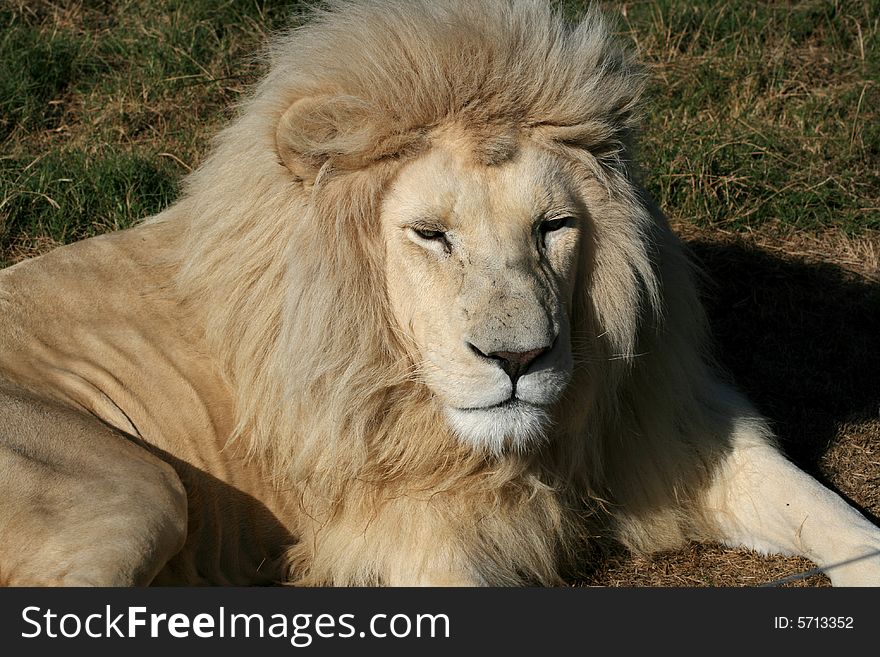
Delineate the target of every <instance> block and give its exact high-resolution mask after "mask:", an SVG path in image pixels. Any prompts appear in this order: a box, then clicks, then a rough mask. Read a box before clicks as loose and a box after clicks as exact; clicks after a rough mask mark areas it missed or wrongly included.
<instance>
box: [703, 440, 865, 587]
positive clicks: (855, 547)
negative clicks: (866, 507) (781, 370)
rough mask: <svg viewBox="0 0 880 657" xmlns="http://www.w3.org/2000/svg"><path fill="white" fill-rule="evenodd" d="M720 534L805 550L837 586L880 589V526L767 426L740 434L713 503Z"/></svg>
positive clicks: (771, 549)
mask: <svg viewBox="0 0 880 657" xmlns="http://www.w3.org/2000/svg"><path fill="white" fill-rule="evenodd" d="M706 511H707V512H708V515H709V519H710V521H711V522H713V524H714V525H715V526H716V528H717V532H718V533H717V535H716V536H713V537H712V538H714V539H717V540H720V541H721V542H723V543H725V544H727V545H730V546H745V547H749V548H752V549H755V550H758V551H759V552H763V553H768V554H769V553H778V554H786V555H799V556H803V557H806V558H807V559H810V560H811V561H813V562H814V563H816V564H817V565H818V566H819V567H820V568H822V569H823V570H824V571H825V572H826V574H827V575H828V577H829V578H830V579H831V582H832V583H833V584H834V585H835V586H880V529H878V528H877V527H876V526H874V525H873V524H872V523H871V522H870V521H868V520H867V519H866V518H865V517H864V516H862V515H861V514H860V513H859V512H857V511H856V510H855V509H854V508H852V507H851V506H850V505H849V504H847V503H846V502H845V501H844V500H843V499H842V498H840V497H839V496H838V495H836V494H834V493H833V492H832V491H830V490H829V489H827V488H826V487H824V486H823V485H821V484H820V483H819V482H818V481H816V480H815V479H814V478H813V477H811V476H809V475H808V474H807V473H805V472H804V471H802V470H801V469H799V468H798V467H796V466H795V465H794V464H792V463H791V462H790V461H788V460H787V459H786V458H785V457H784V456H783V455H782V454H780V453H779V451H777V449H776V448H775V447H774V446H772V445H771V444H770V443H769V442H768V441H767V440H766V439H764V437H763V436H762V435H761V431H760V430H759V429H755V430H754V431H751V432H750V431H749V430H746V431H744V432H740V433H739V434H738V435H737V436H736V441H735V444H734V447H733V450H732V451H731V452H730V453H729V455H728V456H727V457H726V460H725V462H724V463H722V464H721V466H720V467H719V468H718V471H717V473H716V475H715V479H714V481H713V483H712V485H711V488H710V490H709V494H708V496H707V503H706Z"/></svg>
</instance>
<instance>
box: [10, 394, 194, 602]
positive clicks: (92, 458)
mask: <svg viewBox="0 0 880 657" xmlns="http://www.w3.org/2000/svg"><path fill="white" fill-rule="evenodd" d="M186 513H187V511H186V493H185V492H184V489H183V486H182V484H181V482H180V480H179V479H178V477H177V475H176V474H175V473H174V471H173V470H172V469H171V467H170V466H168V465H167V464H165V463H163V462H162V461H160V460H159V459H158V458H156V457H154V456H153V455H151V454H149V453H148V452H147V451H146V450H144V449H142V448H141V447H138V446H137V445H135V444H133V443H132V442H130V441H129V440H127V439H126V438H125V437H123V436H122V435H121V434H119V433H118V432H116V431H114V430H113V429H111V428H109V427H107V426H105V425H103V424H102V423H100V422H98V421H97V420H95V419H93V418H90V417H89V416H86V415H85V414H81V413H77V412H75V411H72V410H70V409H66V408H63V407H60V406H56V405H54V404H52V403H47V402H43V401H40V400H37V399H34V398H32V397H30V396H29V395H27V394H23V393H20V392H17V391H16V392H11V391H9V390H7V391H4V390H2V389H0V584H5V585H7V586H34V585H48V586H122V585H145V584H149V583H150V582H151V581H152V579H153V578H154V577H155V576H156V574H157V573H158V572H159V570H160V569H161V568H162V566H164V564H165V563H166V562H167V561H168V559H170V558H171V557H172V556H173V555H174V554H176V553H177V552H178V551H179V550H180V548H181V547H182V546H183V543H184V540H185V538H186V523H187V515H186Z"/></svg>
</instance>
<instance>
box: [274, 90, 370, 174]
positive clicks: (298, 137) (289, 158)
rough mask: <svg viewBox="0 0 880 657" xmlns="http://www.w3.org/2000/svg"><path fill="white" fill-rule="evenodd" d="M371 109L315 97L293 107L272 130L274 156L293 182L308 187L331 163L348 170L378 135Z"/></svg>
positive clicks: (355, 101) (345, 99)
mask: <svg viewBox="0 0 880 657" xmlns="http://www.w3.org/2000/svg"><path fill="white" fill-rule="evenodd" d="M375 116H376V111H375V109H374V108H373V107H372V106H371V105H370V104H369V103H367V102H366V101H364V100H362V99H360V98H356V97H353V96H343V95H339V96H315V97H309V98H302V99H300V100H298V101H296V102H295V103H293V104H292V105H291V106H290V107H289V108H288V109H287V111H286V112H284V114H283V115H282V116H281V119H280V120H279V122H278V126H277V128H276V129H275V147H276V149H277V151H278V156H279V157H280V158H281V161H282V162H283V163H284V166H286V167H287V168H288V169H289V170H290V172H291V173H292V174H293V175H294V177H296V179H298V180H301V181H303V182H304V183H305V184H306V185H312V184H314V182H315V179H316V178H317V177H318V175H319V174H320V173H321V172H322V169H323V168H324V167H325V165H327V164H328V162H330V161H331V159H332V160H333V161H334V162H333V163H338V164H340V165H342V166H351V165H353V164H355V163H356V161H357V160H359V159H362V158H363V157H364V156H365V155H366V153H367V151H369V149H370V146H371V144H374V143H375V142H376V140H377V137H378V135H377V134H376V129H375V128H374V127H373V126H374V125H375Z"/></svg>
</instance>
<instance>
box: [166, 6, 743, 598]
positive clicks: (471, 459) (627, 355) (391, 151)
mask: <svg viewBox="0 0 880 657" xmlns="http://www.w3.org/2000/svg"><path fill="white" fill-rule="evenodd" d="M642 86H643V74H642V72H641V70H640V69H639V68H638V67H637V66H636V65H634V64H633V63H632V62H631V61H630V60H629V59H628V57H627V56H626V55H625V54H624V53H623V52H622V51H621V50H620V49H619V48H618V46H617V45H615V43H614V42H613V41H612V40H611V38H610V34H609V30H608V28H607V27H606V25H605V24H604V22H603V20H602V18H601V16H600V15H599V14H598V13H597V12H595V11H591V12H588V13H587V15H586V16H585V17H584V19H583V20H582V21H581V22H580V23H579V24H578V25H576V26H570V25H569V24H567V23H566V21H565V20H563V19H562V17H561V16H560V15H559V14H558V12H556V11H554V10H553V9H552V8H550V7H548V5H547V4H546V3H544V2H537V1H529V0H525V1H516V2H515V1H511V0H482V1H481V2H479V3H475V2H471V1H470V0H451V1H449V2H434V1H433V0H381V1H379V0H368V1H366V2H358V3H350V2H342V1H338V2H330V3H329V4H328V5H327V8H326V9H324V10H319V11H315V12H314V13H313V14H311V16H310V17H309V20H308V21H307V22H306V24H305V27H302V28H298V29H294V30H292V31H291V32H290V33H288V34H287V35H285V36H282V37H281V38H279V39H278V40H277V41H276V42H275V44H274V46H273V47H272V49H271V53H270V71H269V73H268V75H267V76H266V77H265V79H264V80H263V81H262V82H261V83H260V85H259V86H258V87H257V89H256V91H255V93H254V94H253V96H252V98H251V99H250V100H249V101H248V102H247V103H246V104H245V105H244V107H243V109H242V111H241V114H240V117H239V118H238V119H237V120H236V121H235V122H234V123H233V124H232V125H231V126H230V127H229V128H227V129H226V130H225V131H224V132H223V133H221V135H220V136H219V138H218V141H217V145H216V148H215V150H214V152H213V154H212V155H211V156H210V158H209V159H208V160H207V162H205V164H204V165H203V166H202V167H201V168H200V169H199V170H198V171H197V172H196V173H194V174H193V175H192V176H191V178H190V179H189V181H188V186H187V190H186V194H185V196H184V198H183V199H182V200H181V201H180V202H179V203H178V204H177V205H175V206H174V207H173V208H171V209H170V210H169V211H168V212H166V213H165V214H163V215H160V217H159V218H158V219H157V220H160V221H162V220H165V221H180V222H185V224H186V239H185V240H184V241H183V243H182V244H181V249H180V256H179V257H180V269H179V276H178V279H177V284H178V286H179V289H180V291H181V294H182V295H183V296H184V297H185V298H186V300H187V301H188V303H189V304H190V305H191V306H192V308H193V309H194V312H196V313H199V314H200V315H201V316H202V317H203V320H204V324H205V327H206V334H207V340H208V344H209V345H210V346H211V348H212V349H213V350H215V351H216V353H217V354H219V356H220V358H221V362H222V365H223V367H224V369H225V372H226V374H227V376H228V377H229V379H230V382H231V385H232V387H233V389H234V391H235V395H236V402H237V407H236V413H237V418H238V429H237V432H236V435H237V437H238V438H239V439H241V440H246V441H249V445H250V446H251V447H252V449H253V451H254V453H255V454H259V455H261V456H262V457H264V458H266V459H267V460H268V461H269V462H270V463H271V464H272V465H273V467H274V468H275V470H274V471H275V472H276V473H277V476H278V478H279V481H283V482H287V483H290V482H292V484H293V485H294V486H298V487H299V490H300V492H301V495H302V496H303V499H304V500H307V501H308V504H309V505H310V508H311V509H312V510H313V511H314V510H315V509H317V510H318V511H317V512H318V513H324V514H325V515H326V517H327V518H332V517H333V515H334V514H336V513H341V511H340V508H341V505H342V504H343V501H344V500H346V499H355V498H357V499H362V500H363V502H362V504H363V505H364V506H365V507H369V505H371V504H373V505H376V504H384V503H386V502H387V500H389V499H391V498H393V497H394V496H395V495H441V496H442V495H443V492H444V491H448V490H453V489H454V490H456V491H458V492H461V491H467V490H469V491H471V493H472V498H473V499H474V500H480V501H481V503H480V504H475V505H473V508H468V507H469V505H462V506H461V507H459V508H453V509H449V510H448V513H449V514H453V515H454V514H460V517H461V525H462V527H463V528H469V529H467V531H469V532H471V533H474V532H478V530H477V529H474V527H475V524H479V522H485V523H493V522H495V520H493V517H494V516H490V517H486V512H485V510H486V508H489V509H494V510H495V511H494V513H495V514H496V516H497V517H501V516H503V515H504V514H507V515H508V516H509V515H511V514H516V515H517V516H518V517H520V520H521V522H520V523H519V526H520V527H522V528H525V529H521V532H524V533H527V534H528V535H524V534H523V533H521V534H520V535H519V536H518V537H517V539H516V540H515V541H509V543H510V544H511V545H514V544H515V545H517V548H516V549H517V550H518V551H519V553H518V555H517V559H519V560H520V563H524V564H525V566H523V568H524V571H523V572H524V575H523V576H524V577H526V578H531V579H535V580H540V581H547V580H551V579H553V577H554V576H555V571H554V566H553V564H552V562H551V561H550V560H549V558H548V557H547V551H548V550H547V543H548V541H550V542H553V541H554V540H555V541H556V547H555V548H553V550H551V551H556V552H560V551H561V552H566V551H568V550H569V549H571V548H572V547H573V546H574V545H575V544H576V542H577V541H576V540H575V539H580V538H583V537H582V536H580V533H582V532H583V531H585V530H575V529H573V528H574V527H575V526H581V525H582V524H583V523H582V520H583V516H585V515H590V514H594V513H599V512H602V513H605V512H608V513H610V515H612V516H613V515H614V511H615V506H616V504H617V503H618V502H620V501H622V500H620V499H619V498H620V497H621V496H623V497H625V498H627V499H626V502H627V503H628V505H629V507H630V508H631V509H635V510H636V511H635V514H636V515H638V509H640V508H642V509H644V510H645V512H647V511H648V510H649V508H648V507H653V506H655V505H656V506H660V505H661V504H662V502H663V500H668V499H670V498H672V497H676V498H678V499H679V502H680V503H679V505H678V508H685V507H686V506H687V500H688V498H689V496H691V495H693V494H695V493H694V492H693V491H694V490H695V482H693V481H685V478H684V477H682V478H681V479H677V478H676V475H675V473H676V471H677V470H676V467H675V466H674V465H670V464H674V463H676V459H681V462H682V463H685V462H688V463H693V460H694V459H695V458H698V459H705V460H706V461H707V462H708V461H710V460H711V459H712V454H706V453H705V450H704V449H703V448H702V447H701V443H703V441H702V440H701V439H700V438H698V436H700V435H703V436H706V435H710V434H715V433H719V432H720V430H721V427H719V426H717V424H718V422H719V421H718V420H716V419H715V418H714V417H712V416H711V415H712V414H711V413H704V412H702V410H701V409H703V408H706V407H708V408H711V405H707V403H704V402H705V401H706V400H707V399H713V398H716V397H717V396H718V394H717V391H715V390H712V389H711V384H709V383H707V382H706V381H708V379H707V378H706V377H705V373H704V372H703V365H702V361H701V358H700V348H701V347H700V345H701V344H702V331H703V330H702V317H701V314H700V310H699V305H698V303H697V300H696V295H695V293H694V290H693V286H692V284H691V282H690V277H689V274H688V272H687V265H686V263H685V261H684V260H683V258H682V257H681V255H680V252H679V247H678V245H677V243H676V242H675V239H674V238H673V237H672V236H671V234H670V233H669V231H668V228H667V227H666V225H665V221H664V220H663V219H662V217H660V215H659V214H657V213H656V212H654V211H653V210H652V209H651V207H650V205H649V202H648V201H646V199H645V198H644V196H643V195H642V193H641V192H640V191H639V188H638V186H637V185H636V184H635V183H634V181H633V176H634V171H633V165H632V164H631V161H630V155H631V153H630V145H629V144H630V138H631V134H632V131H633V129H634V125H635V120H636V119H635V110H636V107H637V102H638V98H639V95H640V93H641V89H642ZM314 99H319V102H313V100H314ZM321 99H329V100H327V101H326V102H323V101H321ZM295 103H303V104H302V105H301V108H302V111H301V112H300V113H299V114H298V115H297V120H296V121H295V122H291V123H290V124H289V125H287V126H286V128H285V129H286V130H287V131H288V132H287V140H288V141H287V142H286V145H285V147H288V148H291V149H293V150H295V151H296V152H297V154H298V156H299V157H300V159H301V162H302V166H303V170H304V171H306V173H307V175H311V176H312V178H313V182H312V180H299V179H297V178H296V177H295V176H294V175H293V174H292V173H291V170H290V169H289V168H288V167H287V166H285V165H284V163H283V161H282V159H283V153H281V154H280V153H279V150H278V149H279V143H278V141H277V135H276V132H277V130H278V126H279V122H281V121H284V120H287V119H286V118H285V117H286V116H287V115H286V112H287V111H288V109H289V108H291V106H293V105H294V104H295ZM448 125H454V126H457V128H459V129H460V130H461V131H462V132H463V134H466V135H468V138H469V141H470V143H471V146H472V148H473V150H474V152H475V154H476V156H477V157H478V158H480V159H481V160H482V161H485V162H486V164H487V165H492V164H493V163H495V162H497V161H498V160H503V159H504V158H505V157H507V156H508V149H507V148H506V145H509V144H510V143H513V142H515V141H516V140H518V139H532V140H534V141H536V142H538V143H540V144H542V145H544V146H545V147H546V148H548V149H552V150H554V151H555V152H558V153H561V154H563V155H564V156H565V157H566V158H568V159H569V160H570V161H571V162H573V163H574V164H575V166H579V167H582V169H583V172H584V177H592V179H594V180H595V181H596V183H595V184H596V185H597V189H599V190H601V196H602V201H601V207H600V208H597V209H593V208H591V209H590V210H591V216H592V221H593V222H594V230H593V231H592V237H591V239H590V242H591V243H590V245H589V248H588V250H589V253H588V259H589V264H590V266H589V268H588V270H587V271H586V272H585V274H584V276H583V279H582V280H581V281H580V282H579V288H578V290H579V292H578V302H577V304H576V308H575V310H574V317H573V318H572V322H573V327H574V337H573V340H574V345H573V347H574V352H575V358H576V360H577V361H579V364H578V370H577V374H576V376H575V379H574V381H573V382H572V384H571V388H570V390H569V391H568V393H567V397H566V401H565V403H564V408H563V411H562V415H561V417H560V418H558V423H557V426H556V427H555V432H554V436H553V437H552V439H551V441H550V445H549V447H547V448H546V449H544V450H543V451H541V452H539V453H535V454H530V455H520V454H513V453H511V454H505V455H502V456H499V457H492V458H489V457H488V456H487V455H485V454H479V453H474V452H473V451H472V450H471V449H470V448H467V447H465V446H463V445H461V444H460V443H459V442H458V441H457V440H455V438H454V437H453V436H452V435H451V434H450V432H449V430H448V429H447V428H446V426H445V425H444V423H443V420H442V418H441V417H440V415H439V414H438V413H437V410H436V409H435V407H434V405H433V403H432V400H431V395H430V393H429V391H428V390H426V388H425V387H424V385H423V384H422V383H421V382H420V381H419V377H418V371H417V367H416V359H415V357H414V354H413V353H412V350H411V348H410V346H409V345H408V344H406V342H405V340H403V339H401V338H400V337H399V335H398V334H397V333H396V332H395V331H394V329H393V326H394V322H393V319H392V318H391V317H390V315H389V310H388V307H387V303H386V300H385V298H384V263H383V248H384V247H383V244H381V243H380V241H379V232H378V231H379V227H378V221H377V210H378V207H379V202H380V199H381V195H382V192H383V189H384V187H385V185H386V184H387V182H388V181H389V179H390V178H391V177H392V176H393V175H394V173H395V171H396V170H397V168H398V167H399V166H400V165H401V163H402V162H404V161H406V160H407V158H410V157H413V156H415V155H417V154H418V153H419V152H422V151H423V150H424V149H428V148H430V146H431V139H432V134H433V131H435V130H436V129H438V128H441V127H443V126H448ZM664 318H673V319H674V321H668V322H667V321H664ZM732 403H735V402H732ZM683 427H684V428H685V431H686V433H687V434H688V435H693V436H695V438H694V444H693V445H688V446H685V447H683V446H682V444H681V441H678V442H674V441H672V440H671V439H667V437H669V436H671V435H672V434H673V432H674V431H678V432H681V430H682V428H683ZM659 463H663V464H664V467H663V468H661V467H659V466H658V465H657V464H659ZM661 472H662V473H667V474H666V475H661V474H660V473H661ZM668 473H673V474H671V475H669V474H668ZM696 483H699V482H696ZM355 489H356V490H355ZM610 489H614V490H615V496H614V497H611V496H610V495H609V493H608V492H607V491H608V490H610ZM565 491H574V492H572V493H568V492H565ZM459 497H461V496H459ZM682 502H683V503H684V506H682V504H681V503H682ZM603 505H604V509H603V508H602V507H603ZM668 506H670V508H672V505H668ZM478 507H479V509H480V510H479V513H480V514H482V516H481V517H482V520H479V522H478V521H477V520H475V519H474V517H475V514H477V513H478V511H477V510H475V509H477V508H478ZM367 510H368V509H367ZM671 520H672V522H667V523H664V527H663V528H661V527H660V525H659V524H658V526H657V527H655V528H653V529H651V528H647V529H646V528H645V527H644V526H643V525H641V524H639V523H637V522H635V521H633V522H632V523H630V522H629V521H628V520H627V519H626V518H617V520H616V522H617V523H618V526H619V529H620V530H621V533H622V535H623V536H624V537H625V538H626V540H628V542H629V543H630V544H631V545H632V546H633V547H638V546H639V545H640V544H641V542H642V540H643V534H644V533H645V532H654V533H653V534H652V540H653V541H654V543H655V544H656V541H657V538H658V533H662V532H666V533H667V534H669V540H670V541H673V540H677V539H678V538H679V537H680V536H681V534H687V533H688V532H689V528H688V527H686V526H683V524H682V523H679V522H677V519H676V518H672V519H671ZM499 531H500V530H499ZM486 535H487V536H494V539H493V540H497V539H498V537H499V533H498V532H497V531H496V532H495V533H494V534H493V533H492V532H488V531H487V532H486ZM548 537H555V539H553V538H548ZM661 538H662V537H661ZM487 540H488V539H487ZM473 543H474V545H475V546H478V545H482V547H474V548H473V549H475V550H482V551H485V553H486V559H490V560H491V559H494V560H503V559H504V558H505V557H504V553H505V550H507V549H511V550H512V549H514V548H512V547H510V548H508V547H507V546H505V545H503V544H495V543H493V544H491V545H489V544H481V543H480V538H479V536H475V537H474V539H473ZM529 546H531V547H529ZM529 550H531V553H529V554H525V555H524V554H522V553H523V552H526V553H528V551H529ZM499 555H500V556H499ZM499 563H500V561H499ZM500 571H501V566H500V565H499V572H500Z"/></svg>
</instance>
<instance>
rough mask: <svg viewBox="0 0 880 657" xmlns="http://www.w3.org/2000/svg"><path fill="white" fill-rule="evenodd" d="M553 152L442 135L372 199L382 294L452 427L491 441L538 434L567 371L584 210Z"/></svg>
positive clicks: (492, 444)
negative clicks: (499, 153)
mask: <svg viewBox="0 0 880 657" xmlns="http://www.w3.org/2000/svg"><path fill="white" fill-rule="evenodd" d="M583 208H584V205H583V202H582V200H581V199H580V198H579V195H578V193H577V187H576V185H575V184H574V183H573V182H572V176H571V175H570V174H569V173H568V167H567V165H566V164H565V163H564V162H563V161H562V159H561V158H559V157H557V156H555V155H552V154H550V153H549V152H546V151H544V150H543V149H540V148H539V147H537V146H534V145H524V146H522V147H521V148H519V149H518V152H517V153H516V154H515V155H514V156H513V157H512V158H510V159H508V160H507V161H505V162H503V163H501V164H495V165H492V166H487V165H485V164H480V163H477V161H475V158H474V157H473V155H472V154H471V152H470V149H467V148H464V147H463V146H462V145H461V144H460V143H459V142H457V141H455V140H453V139H446V140H444V141H443V142H441V143H440V144H439V145H435V146H434V147H433V148H432V149H431V150H430V151H429V152H427V153H426V154H424V155H422V156H420V157H419V158H418V159H415V160H413V161H411V162H409V163H408V164H406V165H404V166H403V168H402V169H401V171H400V172H399V174H398V176H397V177H396V178H395V180H394V182H393V184H392V185H391V187H390V189H389V191H388V193H387V195H386V197H385V200H384V203H383V208H382V230H383V234H384V240H385V245H386V263H387V264H386V267H387V270H386V280H387V293H388V296H389V299H390V303H391V307H392V309H393V313H394V315H395V319H396V321H397V325H398V328H399V330H400V331H402V332H403V334H404V336H405V339H406V340H407V341H409V342H411V343H414V346H415V350H416V351H417V358H418V359H419V361H420V362H419V365H420V368H419V369H420V374H421V376H422V378H423V380H424V381H425V383H426V384H427V386H428V387H429V388H430V389H431V390H432V392H433V393H434V395H435V396H436V399H437V400H438V402H439V403H440V404H441V405H442V408H443V411H444V414H445V416H446V418H447V420H448V422H449V424H450V426H451V427H452V428H453V430H454V431H455V433H456V434H457V435H458V436H459V437H460V438H461V439H463V440H465V441H467V442H469V443H471V444H473V445H475V446H480V447H486V448H489V449H491V450H493V451H499V450H501V449H504V448H514V449H525V448H527V447H528V446H529V445H530V444H534V443H535V442H536V441H538V440H540V439H542V438H543V436H544V435H545V433H546V430H547V428H548V424H549V422H550V419H551V417H552V413H551V409H552V407H553V405H554V404H555V403H556V402H557V401H558V400H559V398H560V396H561V394H562V392H563V391H564V389H565V387H566V385H567V384H568V382H569V379H570V378H571V370H572V354H571V343H570V330H569V316H570V307H571V301H572V294H573V289H574V279H575V275H576V270H577V265H578V260H579V257H578V254H579V250H580V243H581V240H582V237H581V236H582V233H583V232H584V230H585V225H586V216H585V211H584V209H583Z"/></svg>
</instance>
